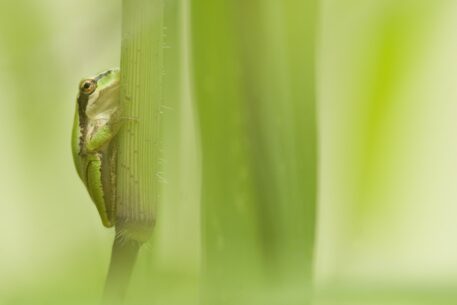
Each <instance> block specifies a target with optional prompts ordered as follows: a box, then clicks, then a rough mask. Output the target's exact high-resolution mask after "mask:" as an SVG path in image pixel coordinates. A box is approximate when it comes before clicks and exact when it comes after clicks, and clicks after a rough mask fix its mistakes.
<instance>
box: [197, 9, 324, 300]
mask: <svg viewBox="0 0 457 305" xmlns="http://www.w3.org/2000/svg"><path fill="white" fill-rule="evenodd" d="M315 17H316V1H315V0H306V1H292V0H285V1H264V0H251V1H244V0H221V1H212V0H193V1H192V43H193V60H194V62H193V67H194V84H195V101H196V106H197V109H198V117H199V123H200V135H201V144H202V170H203V176H202V200H203V201H202V225H203V228H202V234H203V236H202V241H203V257H204V261H203V270H204V274H203V297H204V303H205V304H236V305H240V304H308V302H309V297H310V286H311V266H312V253H313V247H314V227H315V217H316V216H315V206H316V182H317V173H316V164H317V153H316V151H317V143H316V111H315V89H314V88H315V80H314V62H315V58H314V48H315V35H314V29H315Z"/></svg>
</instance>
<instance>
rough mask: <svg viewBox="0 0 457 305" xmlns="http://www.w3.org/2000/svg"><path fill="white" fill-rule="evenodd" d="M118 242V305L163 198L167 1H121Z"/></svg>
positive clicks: (108, 294) (114, 262)
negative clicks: (162, 116) (164, 48)
mask: <svg viewBox="0 0 457 305" xmlns="http://www.w3.org/2000/svg"><path fill="white" fill-rule="evenodd" d="M122 18H123V20H122V22H123V23H122V42H121V73H122V77H121V78H122V81H121V106H122V107H123V113H124V117H125V124H124V127H123V128H122V129H121V131H120V134H119V138H118V164H117V212H116V214H117V215H116V236H115V241H114V245H113V252H112V257H111V264H110V270H109V272H108V278H107V282H106V287H105V300H106V301H107V302H108V301H111V302H112V301H113V300H114V301H118V302H120V301H121V299H122V298H123V296H124V294H125V291H126V289H127V286H128V282H129V278H130V273H131V271H132V268H133V267H134V263H135V259H136V257H137V254H138V251H139V249H140V247H141V244H142V243H143V242H145V241H146V240H147V239H148V238H149V237H150V235H151V232H152V229H153V226H154V221H155V214H156V205H157V202H158V201H159V198H160V182H161V181H160V180H161V172H160V171H161V169H160V154H161V151H162V148H161V146H162V139H161V128H160V125H161V106H162V74H163V45H162V39H163V0H123V3H122Z"/></svg>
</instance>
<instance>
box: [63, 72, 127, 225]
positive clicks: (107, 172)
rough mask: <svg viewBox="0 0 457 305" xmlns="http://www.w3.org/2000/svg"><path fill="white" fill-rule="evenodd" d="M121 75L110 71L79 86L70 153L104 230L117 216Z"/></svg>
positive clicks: (88, 79) (84, 80)
mask: <svg viewBox="0 0 457 305" xmlns="http://www.w3.org/2000/svg"><path fill="white" fill-rule="evenodd" d="M119 87H120V71H119V69H110V70H107V71H105V72H102V73H99V74H97V75H95V76H93V77H89V78H87V79H83V80H82V81H81V82H80V83H79V93H78V97H77V100H76V111H75V119H74V123H73V132H72V153H73V160H74V163H75V166H76V170H77V172H78V175H79V177H80V178H81V180H82V181H83V183H84V185H85V186H86V188H87V191H88V192H89V195H90V197H91V198H92V201H93V202H94V203H95V206H96V207H97V210H98V213H99V214H100V217H101V220H102V223H103V225H104V226H105V227H108V228H109V227H112V226H113V225H114V223H115V216H116V175H115V173H116V155H117V151H116V146H115V145H113V142H114V141H113V140H114V139H115V136H116V134H117V133H118V131H119V129H120V121H121V119H120V112H121V110H120V105H119Z"/></svg>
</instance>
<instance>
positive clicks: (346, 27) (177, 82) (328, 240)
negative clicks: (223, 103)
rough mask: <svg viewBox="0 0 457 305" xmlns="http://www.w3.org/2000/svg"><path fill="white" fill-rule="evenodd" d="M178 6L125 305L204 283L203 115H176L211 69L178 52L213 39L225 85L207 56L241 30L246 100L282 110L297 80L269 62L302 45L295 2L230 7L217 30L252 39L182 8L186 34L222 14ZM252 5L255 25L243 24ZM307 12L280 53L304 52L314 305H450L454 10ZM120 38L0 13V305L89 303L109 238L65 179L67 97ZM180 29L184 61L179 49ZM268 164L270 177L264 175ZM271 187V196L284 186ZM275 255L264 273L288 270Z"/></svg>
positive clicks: (409, 0) (223, 64)
mask: <svg viewBox="0 0 457 305" xmlns="http://www.w3.org/2000/svg"><path fill="white" fill-rule="evenodd" d="M191 2H192V1H190V2H188V1H184V0H183V1H165V20H166V21H165V23H166V26H167V28H166V29H165V31H164V32H165V33H166V37H165V38H164V46H163V48H164V54H165V57H164V64H165V67H166V71H165V72H166V73H165V74H164V80H165V82H164V86H165V87H164V89H165V90H164V104H165V106H166V107H164V130H165V138H164V139H165V140H164V156H165V158H164V173H163V189H164V193H163V197H162V201H161V203H160V208H159V215H158V223H157V228H156V232H155V235H154V237H153V239H152V241H151V242H149V243H148V244H147V245H146V246H145V247H143V249H142V250H141V253H140V257H139V261H138V265H137V268H136V270H135V272H134V275H133V279H132V283H131V289H130V293H129V296H128V298H129V299H130V300H132V304H167V305H172V304H186V305H187V304H198V302H199V298H200V297H201V293H202V290H201V285H200V284H201V280H202V276H203V278H204V277H205V272H207V271H208V270H206V269H205V268H201V264H202V262H203V265H204V266H211V265H210V264H209V265H207V264H206V263H207V262H206V261H205V259H207V255H206V254H207V253H203V254H202V250H201V246H200V245H201V239H202V236H203V237H204V241H205V236H206V239H208V238H209V239H210V238H211V236H210V235H211V233H212V231H211V230H210V229H211V226H209V227H208V226H205V225H203V229H201V224H200V217H201V215H203V216H205V215H206V216H207V215H208V213H209V212H210V213H216V214H217V213H218V211H219V212H224V210H223V207H222V208H221V209H220V210H215V211H214V210H210V209H208V208H205V205H203V208H204V210H203V211H201V210H200V197H201V195H203V196H205V189H204V188H203V192H202V194H201V192H200V185H201V178H200V177H201V172H202V170H201V165H200V161H201V153H200V147H201V146H200V143H201V141H200V136H201V135H200V134H199V132H198V128H197V120H196V113H197V111H198V110H199V109H200V114H202V112H201V108H199V107H202V104H201V103H200V101H199V100H197V101H196V103H193V101H192V100H193V96H194V95H193V93H195V92H194V84H197V85H195V88H197V89H196V90H195V91H196V94H197V96H199V95H198V94H199V92H203V91H199V90H203V89H198V82H200V81H201V79H199V78H198V75H199V73H203V72H205V71H207V70H205V69H208V71H210V72H214V70H212V69H216V70H217V67H218V66H217V65H216V66H211V67H208V66H206V65H205V62H204V58H203V59H202V58H200V59H199V57H198V54H197V55H196V56H195V57H192V56H190V55H189V53H190V50H191V49H192V50H193V51H195V50H199V48H205V43H206V42H207V41H206V40H205V39H206V38H207V37H214V36H211V35H216V36H217V35H218V33H220V35H221V36H220V37H219V39H220V40H217V41H218V43H221V44H224V46H225V47H227V49H224V50H226V51H225V52H227V54H225V53H222V54H220V56H221V58H220V59H219V61H220V69H222V68H227V67H228V68H230V67H231V66H230V65H229V63H230V62H227V58H225V59H224V58H223V56H224V55H225V56H230V47H231V46H233V43H234V42H233V41H234V40H235V39H236V38H237V37H238V36H237V33H242V31H243V29H245V28H246V27H250V26H252V27H253V29H252V31H253V32H255V31H256V28H255V25H256V24H257V26H258V27H259V28H260V30H261V31H262V35H264V36H262V37H261V38H259V40H258V41H254V42H252V41H250V40H249V36H245V37H241V38H240V41H241V42H240V41H238V43H240V44H241V45H243V43H247V45H250V43H253V45H254V46H252V47H253V48H254V51H256V52H258V54H259V56H260V55H261V54H265V53H263V52H262V51H265V52H266V54H268V56H270V57H271V58H275V61H274V62H272V63H271V66H267V67H266V68H264V67H263V66H261V65H262V64H265V62H267V63H268V61H267V59H268V58H270V57H268V58H266V59H262V58H260V59H257V53H255V52H254V51H252V50H250V49H246V50H245V51H244V52H245V53H243V54H245V55H246V57H245V59H246V58H247V59H248V60H250V61H248V62H247V67H248V68H249V69H252V74H251V75H250V76H249V77H253V78H255V76H256V75H260V73H264V74H263V75H266V76H265V77H264V78H263V79H262V80H263V82H260V84H261V85H262V84H263V85H265V84H269V85H271V84H274V85H273V87H274V88H276V89H274V88H273V89H269V90H263V89H262V88H263V87H261V88H260V90H259V91H261V92H263V94H273V95H274V97H273V98H272V100H271V101H269V102H271V103H272V104H274V103H275V102H276V100H275V99H277V103H278V104H280V105H284V103H287V98H285V99H284V96H286V97H288V96H289V95H287V92H286V93H284V92H282V91H281V90H280V89H281V88H286V87H287V88H293V86H299V85H298V84H299V83H300V82H301V81H303V86H306V84H305V83H306V81H307V80H306V79H301V78H299V77H300V75H299V73H298V74H294V70H293V69H292V68H293V67H294V66H295V64H296V62H295V61H294V59H298V58H300V54H298V52H294V50H296V49H294V48H291V47H290V46H289V48H286V47H282V46H283V45H282V43H283V42H284V41H282V38H283V37H286V36H287V37H289V38H291V37H292V38H293V39H297V41H299V39H300V36H299V35H300V34H301V33H302V32H301V31H302V30H303V28H294V26H297V27H300V26H301V25H303V24H301V23H300V22H296V23H294V22H289V21H290V20H292V21H293V20H298V19H294V18H300V15H299V14H300V12H302V11H303V3H304V2H302V1H296V2H295V1H292V0H291V1H286V2H285V3H287V4H286V5H285V6H284V7H282V6H281V8H282V9H283V10H282V11H277V10H276V9H275V8H276V6H275V5H278V4H277V3H276V2H275V1H265V3H264V4H262V2H261V1H255V3H256V4H252V5H254V6H253V7H249V5H248V6H240V10H242V11H241V12H242V13H243V12H245V13H246V15H242V14H241V17H240V16H239V15H237V14H234V15H230V14H229V15H228V16H229V17H227V18H235V17H236V16H238V17H239V18H246V19H243V20H244V21H245V20H251V21H250V22H253V24H254V25H252V24H250V23H246V24H242V23H241V22H240V23H238V27H231V26H230V25H227V24H226V23H224V22H222V21H221V22H218V20H217V18H215V19H216V20H212V21H211V24H208V25H205V24H204V23H202V22H204V21H202V19H198V20H197V19H196V20H194V21H192V23H191V21H190V16H191V15H190V13H189V10H190V8H191V7H192V10H193V11H194V12H195V14H196V15H197V16H200V18H203V19H204V17H205V16H206V17H208V16H211V14H213V13H214V12H213V11H211V10H212V9H215V10H217V12H218V13H220V14H222V15H224V14H225V10H224V8H226V7H214V6H211V5H210V4H209V3H210V2H209V1H203V0H200V1H193V2H192V3H191ZM226 3H228V2H226ZM252 3H254V2H252ZM255 5H259V6H261V5H264V6H265V10H262V13H261V14H260V13H259V14H257V10H256V6H255ZM318 6H319V12H318V15H317V16H307V18H311V19H313V18H316V19H318V21H316V22H317V26H318V32H317V33H318V35H317V43H316V45H309V46H306V45H301V44H299V45H298V46H297V48H300V47H302V48H310V49H311V48H316V50H317V54H316V59H315V61H316V67H317V71H316V75H317V80H316V86H317V105H318V106H317V108H318V120H319V123H318V135H319V138H318V143H319V146H318V150H319V157H318V167H319V174H318V212H317V215H318V217H317V235H316V241H315V242H316V244H315V248H314V257H315V261H314V267H313V269H314V276H315V282H314V287H315V296H314V304H318V305H321V304H322V305H324V304H338V305H341V304H351V305H352V304H383V305H385V304H401V305H407V304H455V303H457V293H456V292H455V291H457V287H456V284H455V283H456V282H457V240H456V237H455V236H456V235H457V222H456V221H455V218H456V217H455V216H456V215H457V205H456V204H455V202H456V201H457V188H456V187H455V181H457V157H456V156H457V140H454V139H457V138H456V137H454V136H453V135H454V133H453V131H454V130H456V129H457V126H456V124H457V120H456V117H457V103H456V102H455V101H456V100H457V91H456V88H457V77H454V76H455V75H456V74H457V61H456V60H455V54H457V31H456V30H455V29H456V28H457V18H456V17H457V3H456V2H455V1H431V0H419V1H418V0H416V1H413V0H404V1H393V0H369V1H367V0H365V1H354V0H345V1H336V0H323V1H320V2H319V4H318ZM231 9H232V10H233V9H234V8H233V7H231ZM249 10H251V11H249ZM289 14H290V15H289ZM192 16H195V15H192ZM230 16H231V17H230ZM233 16H235V17H233ZM253 16H254V17H253ZM256 16H257V17H258V16H261V18H263V19H262V22H258V23H256V19H255V18H256ZM297 16H298V17H297ZM251 17H252V19H251ZM226 20H230V19H226ZM259 20H260V17H259ZM270 21H271V22H270ZM120 22H121V3H120V1H111V0H100V1H96V2H94V1H88V0H80V1H77V2H76V1H57V0H42V1H32V0H30V1H16V2H14V3H13V2H12V1H1V2H0V92H1V93H2V94H1V98H0V105H1V106H2V107H1V109H2V110H1V111H0V134H1V139H2V142H1V143H2V144H1V150H0V169H1V171H0V209H1V211H0V232H1V233H0V238H1V242H0V304H21V305H22V304H98V302H99V298H100V294H101V290H102V288H103V281H104V278H105V274H106V271H107V266H108V262H109V255H110V248H111V243H112V238H113V232H112V231H109V230H106V229H104V228H103V227H102V226H101V224H100V220H99V218H98V215H97V213H96V212H95V208H94V207H93V204H92V203H91V202H90V200H89V197H88V195H87V193H86V191H85V189H84V187H83V185H82V183H81V182H80V181H79V180H78V177H77V175H76V172H75V170H74V168H73V163H72V160H71V153H70V130H71V126H72V119H73V111H74V102H75V98H76V93H77V84H78V82H79V80H80V79H81V78H82V77H84V76H87V75H92V74H94V73H95V72H98V71H101V70H104V69H106V68H109V67H113V66H118V65H119V60H120V43H121V42H120ZM199 22H200V23H199ZM305 23H306V22H305ZM305 23H304V24H305ZM190 24H192V26H193V28H190ZM195 29H198V30H199V31H198V32H193V36H192V37H195V41H192V42H193V43H196V42H198V46H197V47H196V46H195V45H193V46H192V45H191V43H190V42H191V38H190V37H191V31H192V30H195ZM205 29H211V30H212V32H211V33H209V32H205ZM237 31H240V32H237ZM223 33H224V34H227V33H229V34H230V35H231V36H222V34H223ZM304 34H306V33H304ZM205 35H206V36H205ZM205 37H206V38H205ZM226 37H229V38H230V37H231V38H230V39H233V40H229V39H226ZM234 37H235V38H234ZM270 38H271V39H272V40H270ZM243 39H244V40H243ZM207 43H208V44H209V43H210V42H207ZM231 43H232V45H231ZM225 44H226V45H225ZM208 47H210V46H209V45H208ZM262 48H264V49H262ZM250 52H254V53H250ZM194 55H195V54H194ZM303 56H305V55H303ZM306 56H308V55H306ZM208 60H211V59H208ZM214 60H215V61H216V62H217V60H218V58H216V59H214ZM281 60H283V61H281ZM245 63H246V62H245ZM212 64H214V61H213V62H212ZM282 64H283V65H287V67H288V68H287V69H284V68H283V67H284V66H282ZM259 65H260V67H259ZM190 67H193V70H195V71H196V72H195V73H194V72H193V70H192V71H191V70H190ZM245 67H246V66H245ZM214 73H215V72H214ZM233 73H235V75H236V72H233ZM270 76H271V77H270ZM205 84H206V86H211V84H208V83H204V82H203V88H205V87H204V86H205ZM233 86H234V88H236V84H235V85H233ZM230 88H232V87H230ZM230 88H229V89H230ZM277 88H279V89H277ZM291 92H293V91H291ZM198 103H200V104H198ZM195 105H199V106H198V107H195ZM234 107H237V106H236V105H235V106H234ZM271 107H273V108H271V109H270V110H269V111H274V109H275V108H274V106H271ZM254 110H255V109H254ZM234 111H235V110H234ZM284 111H285V112H287V111H290V109H289V110H284ZM207 115H208V113H207ZM205 122H206V123H207V122H208V121H205ZM281 122H282V123H283V124H286V123H285V122H287V117H285V118H284V121H278V122H275V124H279V125H278V126H280V128H279V130H280V131H281V132H283V133H284V134H285V135H287V134H288V130H287V125H281ZM267 125H268V122H267ZM285 126H286V127H285ZM291 132H293V130H291ZM232 136H233V134H232ZM204 137H205V135H203V143H205V142H204ZM268 143H269V145H273V146H274V145H276V142H274V141H272V142H268ZM205 147H207V146H205V145H204V146H203V148H205ZM221 147H222V146H221ZM274 147H276V146H274ZM216 148H217V147H216ZM267 149H268V147H267ZM274 149H275V148H272V152H274V153H273V155H274V157H272V159H271V160H276V161H275V162H279V163H275V164H278V165H281V162H282V161H281V156H282V155H281V154H280V153H279V152H278V151H275V150H274ZM235 153H236V152H235ZM275 154H279V155H275ZM288 157H290V156H288ZM275 164H274V165H275ZM286 173H287V172H286ZM281 177H282V178H281ZM277 179H278V180H279V182H278V184H279V185H280V184H281V181H282V182H284V181H285V180H281V179H289V178H288V177H287V176H278V177H277ZM234 187H236V185H235V186H234ZM282 187H283V188H285V189H287V186H284V185H283V186H282ZM273 204H274V203H273ZM212 208H214V207H212ZM283 208H284V207H283ZM285 210H287V206H286V207H285ZM205 213H206V214H205ZM282 213H284V214H281V216H282V217H285V222H287V219H289V218H288V215H287V212H284V211H282ZM247 217H248V218H247V219H246V222H245V224H246V223H249V215H248V216H247ZM290 217H292V218H291V219H295V218H293V217H294V214H290ZM268 221H269V222H270V223H268ZM275 221H276V220H275V218H274V217H273V218H272V219H268V220H267V223H266V224H264V225H265V226H269V225H273V224H274V223H275ZM283 221H284V219H283ZM292 221H293V220H292ZM238 229H239V228H238ZM243 230H244V231H243ZM255 230H256V229H255V226H252V227H250V226H249V225H246V226H245V227H243V229H242V230H241V231H240V232H238V233H239V234H240V235H242V236H247V238H252V239H253V240H256V238H257V237H256V232H255ZM208 234H209V235H208ZM252 236H254V237H252ZM285 236H288V235H285ZM216 237H217V236H216ZM294 241H295V240H292V241H291V242H294ZM206 242H207V241H206ZM216 242H217V241H216ZM282 242H284V244H285V245H290V244H288V243H287V242H288V241H283V240H282V239H281V236H280V237H279V241H276V245H277V246H278V245H279V246H281V243H282ZM311 242H312V241H311ZM308 246H310V247H312V244H309V245H308ZM308 246H306V247H308ZM240 247H242V246H240ZM205 249H206V248H205ZM253 249H254V250H253V251H254V252H253V253H250V255H253V257H252V258H248V259H252V260H256V257H257V256H256V255H260V254H256V252H255V251H261V249H262V248H261V247H260V246H259V247H257V246H253ZM280 249H283V248H280ZM279 252H280V251H279ZM276 253H277V252H276ZM287 253H289V252H287ZM287 253H286V254H284V253H282V254H281V253H280V254H278V257H281V258H283V259H284V260H286V261H288V260H287V259H288V258H291V259H292V261H293V259H294V255H290V257H289V256H287ZM292 254H293V253H292ZM238 255H240V257H241V256H244V255H245V253H241V254H238ZM281 255H282V256H281ZM291 264H292V263H291ZM278 266H280V268H288V267H287V264H285V265H284V266H282V267H281V264H279V265H278ZM289 267H290V266H289ZM222 268H223V267H222ZM275 274H277V273H275ZM281 289H282V290H279V291H276V292H275V293H279V294H284V295H285V296H286V297H285V298H282V300H283V301H282V302H283V303H282V304H284V305H289V304H290V305H294V304H295V303H293V302H292V301H291V302H290V303H288V301H287V295H289V294H290V295H293V294H294V293H296V291H294V290H297V289H298V290H299V289H301V288H299V287H298V288H295V287H291V286H288V287H283V288H281ZM303 289H304V290H306V287H303ZM203 293H205V290H204V289H203ZM220 304H223V303H222V302H221V303H220ZM251 304H256V303H255V302H252V303H251ZM273 304H275V303H273Z"/></svg>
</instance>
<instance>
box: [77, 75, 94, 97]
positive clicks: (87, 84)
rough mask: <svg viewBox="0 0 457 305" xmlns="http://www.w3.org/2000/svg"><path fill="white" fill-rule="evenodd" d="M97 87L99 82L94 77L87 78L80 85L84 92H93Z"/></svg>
mask: <svg viewBox="0 0 457 305" xmlns="http://www.w3.org/2000/svg"><path fill="white" fill-rule="evenodd" d="M96 88H97V82H96V81H95V80H93V79H86V80H83V81H82V82H81V84H80V85H79V90H81V92H82V93H84V94H87V95H89V94H92V93H93V92H94V91H95V89H96Z"/></svg>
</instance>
